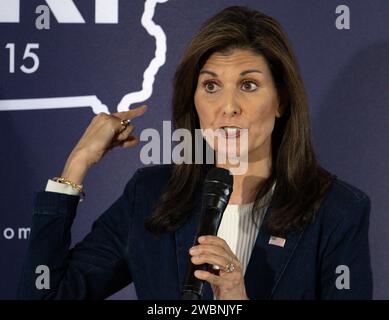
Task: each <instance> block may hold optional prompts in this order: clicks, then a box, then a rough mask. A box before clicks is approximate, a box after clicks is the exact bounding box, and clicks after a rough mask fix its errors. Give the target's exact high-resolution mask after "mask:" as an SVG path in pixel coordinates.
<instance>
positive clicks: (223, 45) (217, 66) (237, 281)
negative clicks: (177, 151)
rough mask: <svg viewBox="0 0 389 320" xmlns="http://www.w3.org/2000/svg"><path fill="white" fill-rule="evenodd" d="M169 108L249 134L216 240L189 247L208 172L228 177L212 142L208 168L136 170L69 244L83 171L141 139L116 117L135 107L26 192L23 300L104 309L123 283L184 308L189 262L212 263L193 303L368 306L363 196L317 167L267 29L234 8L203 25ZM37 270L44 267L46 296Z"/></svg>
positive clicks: (106, 122)
mask: <svg viewBox="0 0 389 320" xmlns="http://www.w3.org/2000/svg"><path fill="white" fill-rule="evenodd" d="M172 106H173V113H172V121H173V124H174V127H175V128H182V129H187V130H189V132H191V133H192V134H194V132H195V130H196V129H201V130H214V131H217V130H219V131H221V132H223V133H224V138H225V139H226V140H229V141H231V140H234V141H235V140H237V137H239V136H240V135H241V134H243V133H244V132H246V133H247V138H248V139H247V144H245V145H239V144H238V146H237V148H238V150H237V151H238V152H237V153H238V154H243V153H245V154H246V155H247V157H246V158H245V159H243V158H240V161H245V162H246V163H245V165H246V170H245V172H244V173H243V174H234V176H233V188H232V193H231V195H230V198H229V201H228V204H227V206H226V208H225V211H224V214H223V216H222V219H221V222H220V225H219V228H218V230H217V234H214V235H204V236H202V237H200V238H198V239H196V241H195V242H194V239H195V238H196V230H197V227H198V224H199V212H200V207H201V195H202V189H203V184H204V179H205V177H206V175H207V173H208V171H209V170H210V168H212V167H219V168H224V169H233V168H232V167H233V165H232V164H231V163H229V162H228V161H227V162H223V161H220V159H219V157H218V155H219V154H220V153H221V151H222V150H219V148H220V147H219V144H212V143H211V144H210V145H211V146H212V148H213V151H214V152H215V155H216V156H215V163H214V164H213V165H208V164H199V163H195V161H192V162H191V163H181V164H173V165H157V166H150V167H145V168H142V169H139V170H137V171H136V173H135V174H134V175H133V176H132V178H131V179H130V180H129V182H128V183H127V185H126V187H125V189H124V192H123V194H122V195H121V196H120V197H119V199H118V200H116V201H115V202H114V203H113V204H112V205H111V207H110V208H109V209H108V210H106V211H105V212H104V213H103V214H102V215H101V216H100V217H99V218H98V219H97V220H96V221H95V222H94V224H93V227H92V230H91V231H90V233H89V234H88V235H87V236H86V237H85V238H84V239H83V240H82V241H81V242H80V243H78V244H76V245H75V246H74V247H73V248H70V243H71V227H72V223H73V219H74V217H75V215H76V210H77V205H78V203H79V200H80V198H81V197H82V196H83V190H82V183H83V180H84V179H85V177H86V175H87V173H88V170H89V169H90V168H91V167H92V166H93V165H95V164H96V163H98V162H99V161H100V160H101V159H102V158H103V157H104V155H105V154H106V153H107V152H108V151H109V150H111V149H113V148H116V147H123V148H130V147H132V146H134V145H136V144H137V143H138V138H137V137H135V136H133V135H131V133H132V132H133V130H134V127H133V125H132V124H131V123H130V122H129V121H127V120H129V119H133V118H135V117H138V116H141V115H142V114H143V113H144V112H145V111H146V106H141V107H138V108H135V109H132V110H129V111H125V112H118V113H113V114H110V115H108V114H104V113H101V114H98V115H97V116H95V117H94V118H93V119H92V121H91V123H90V124H89V126H88V128H87V129H86V131H85V133H84V134H83V136H82V137H81V139H80V140H79V141H78V143H77V145H76V146H75V147H74V149H73V150H72V152H71V154H70V155H69V157H68V159H67V161H66V164H65V166H64V169H63V171H62V173H61V175H60V176H59V177H56V178H52V179H50V180H49V181H48V183H47V187H46V190H45V191H42V192H39V193H38V194H37V197H36V200H35V208H34V213H33V223H32V229H31V236H30V242H29V247H28V252H27V256H26V259H25V263H24V267H23V271H22V276H21V281H20V285H19V290H18V294H19V297H20V298H22V299H104V298H106V297H108V296H110V295H112V294H113V293H115V292H117V291H118V290H120V289H122V288H123V287H125V286H127V285H128V284H130V283H134V286H135V290H136V293H137V296H138V298H139V299H181V296H182V289H183V286H184V284H185V279H186V273H187V271H188V268H189V265H190V263H191V264H193V265H206V266H209V268H208V269H202V270H196V271H195V272H194V277H196V279H199V280H203V281H204V292H203V294H202V298H203V299H217V300H229V299H236V300H239V299H370V298H371V296H372V275H371V266H370V254H369V243H368V226H369V211H370V200H369V198H368V197H367V196H366V195H365V194H364V193H363V192H362V191H360V190H358V189H357V188H355V187H353V186H351V185H350V184H348V183H346V182H344V181H342V180H340V179H338V178H337V177H336V176H334V175H332V174H330V173H329V172H328V171H326V170H325V169H323V168H322V167H320V166H319V164H318V162H317V160H316V158H315V154H314V150H313V147H312V142H311V133H310V125H309V115H308V105H307V99H306V95H305V92H304V86H303V83H302V80H301V77H300V74H299V70H298V65H297V61H296V58H295V56H294V54H293V51H292V47H291V45H290V43H289V40H288V39H287V37H286V35H285V33H284V32H283V30H282V28H281V26H280V25H279V23H278V22H277V21H275V20H274V19H273V18H271V17H269V16H266V15H264V14H262V13H260V12H258V11H251V10H249V9H247V8H244V7H237V6H235V7H229V8H226V9H224V10H223V11H221V12H220V13H218V14H216V15H215V16H214V17H212V18H211V19H209V20H208V21H207V22H206V23H205V24H204V25H203V26H202V27H201V29H200V30H199V32H198V33H197V34H196V35H195V37H194V38H193V39H192V40H191V42H190V43H189V45H188V47H187V49H186V51H185V53H184V55H183V57H182V60H181V62H180V64H179V66H178V68H177V70H176V74H175V79H174V87H173V101H172ZM205 140H206V139H204V141H205ZM227 153H228V150H227ZM231 172H232V171H231ZM86 201H87V200H86ZM41 265H43V266H47V268H48V269H49V270H50V288H47V289H43V290H39V289H38V288H37V287H36V277H37V274H36V273H35V270H36V268H37V266H41Z"/></svg>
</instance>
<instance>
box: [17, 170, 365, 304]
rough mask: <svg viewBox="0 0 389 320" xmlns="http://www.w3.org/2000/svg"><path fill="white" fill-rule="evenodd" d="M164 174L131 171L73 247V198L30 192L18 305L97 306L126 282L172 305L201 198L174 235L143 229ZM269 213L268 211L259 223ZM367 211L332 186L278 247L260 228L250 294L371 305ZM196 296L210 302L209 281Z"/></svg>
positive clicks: (357, 195) (248, 278)
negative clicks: (43, 278)
mask: <svg viewBox="0 0 389 320" xmlns="http://www.w3.org/2000/svg"><path fill="white" fill-rule="evenodd" d="M170 172H171V166H152V167H146V168H142V169H139V170H138V171H137V172H136V173H135V174H134V175H133V177H132V178H131V179H130V181H129V182H128V183H127V185H126V187H125V190H124V192H123V194H122V195H121V196H120V197H119V199H118V200H116V201H115V202H114V203H113V204H112V206H111V207H110V208H109V209H108V210H106V211H105V212H104V213H103V214H102V215H101V216H100V217H99V218H98V219H97V220H96V221H95V222H94V224H93V227H92V230H91V231H90V233H89V234H88V235H87V236H86V237H85V238H84V239H83V240H82V241H81V242H80V243H78V244H77V245H75V247H74V248H72V249H69V247H70V243H71V226H72V223H73V219H74V217H75V215H76V209H77V205H78V203H79V197H77V196H70V195H64V194H58V193H52V192H39V193H37V195H36V198H35V204H34V213H33V221H32V227H31V234H30V239H29V247H28V250H27V255H26V258H25V262H24V266H23V271H22V275H21V280H20V285H19V288H18V296H19V298H22V299H54V298H55V299H103V298H106V297H108V296H110V295H111V294H113V293H115V292H116V291H118V290H120V289H121V288H123V287H125V286H127V285H128V284H130V283H132V282H133V283H134V285H135V289H136V292H137V296H138V298H139V299H180V297H181V289H182V286H183V284H184V281H185V275H186V271H187V268H188V262H189V254H188V250H189V248H190V247H191V246H192V244H193V242H194V238H195V235H196V228H197V225H198V221H199V213H200V202H201V201H199V199H200V198H198V201H196V203H197V207H196V208H195V209H194V210H193V213H192V215H191V216H190V217H189V218H188V220H187V221H186V223H185V224H184V225H183V226H182V227H181V228H180V229H179V230H177V231H176V232H174V233H168V234H164V235H163V236H162V237H161V238H160V239H159V240H158V239H156V238H155V237H154V236H153V235H151V234H150V233H149V232H147V231H146V230H145V228H144V220H145V218H146V217H147V216H149V215H150V214H151V211H152V208H153V206H154V205H155V203H156V202H157V200H158V198H159V196H160V195H161V192H162V191H163V188H164V187H165V186H166V184H167V181H168V179H169V176H170ZM200 195H201V190H199V191H198V196H197V197H200ZM270 211H271V206H270V207H269V208H268V210H267V212H266V215H265V218H264V219H266V217H268V216H269V212H270ZM369 212H370V200H369V198H368V197H367V195H366V194H364V193H363V192H362V191H360V190H358V189H357V188H355V187H353V186H351V185H349V184H347V183H346V182H343V181H341V180H339V179H335V180H334V182H333V183H332V186H331V188H330V191H329V193H328V195H327V196H326V199H325V200H324V201H323V203H322V205H321V207H320V209H319V212H318V214H317V217H316V219H315V221H314V223H312V224H311V225H310V226H309V227H308V228H307V229H306V230H304V231H300V232H291V233H289V234H287V235H286V242H285V246H284V247H279V246H276V245H272V244H269V238H270V236H271V235H270V234H268V233H267V232H266V230H265V228H261V229H260V230H259V233H258V236H257V239H256V242H255V246H254V249H253V252H252V255H251V258H250V261H249V264H248V267H247V270H246V273H245V276H244V279H245V285H246V291H247V295H248V297H249V298H250V299H371V297H372V274H371V266H370V254H369V243H368V227H369ZM38 265H47V266H48V267H49V269H50V289H42V290H38V289H37V288H36V286H35V281H36V278H37V277H38V274H36V273H35V270H36V267H37V266H38ZM342 265H346V266H347V267H348V268H349V271H350V273H349V275H350V282H349V285H350V288H349V289H338V288H337V285H336V281H337V278H338V277H339V276H342V274H338V273H336V271H337V267H338V266H342ZM343 275H344V274H343ZM338 282H339V280H338ZM203 299H213V293H212V290H211V287H210V285H209V284H208V283H206V285H205V289H204V295H203Z"/></svg>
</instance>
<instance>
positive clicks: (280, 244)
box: [269, 236, 286, 248]
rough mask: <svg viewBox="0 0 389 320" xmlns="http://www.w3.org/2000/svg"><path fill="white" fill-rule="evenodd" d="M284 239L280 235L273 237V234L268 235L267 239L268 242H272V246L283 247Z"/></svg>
mask: <svg viewBox="0 0 389 320" xmlns="http://www.w3.org/2000/svg"><path fill="white" fill-rule="evenodd" d="M285 242H286V239H284V238H280V237H275V236H270V239H269V244H272V245H273V246H278V247H281V248H283V247H284V246H285Z"/></svg>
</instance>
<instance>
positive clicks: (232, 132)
mask: <svg viewBox="0 0 389 320" xmlns="http://www.w3.org/2000/svg"><path fill="white" fill-rule="evenodd" d="M241 130H242V128H239V127H227V126H226V127H221V128H220V130H219V131H220V134H221V135H222V136H223V137H224V138H226V139H237V138H239V137H240V134H241Z"/></svg>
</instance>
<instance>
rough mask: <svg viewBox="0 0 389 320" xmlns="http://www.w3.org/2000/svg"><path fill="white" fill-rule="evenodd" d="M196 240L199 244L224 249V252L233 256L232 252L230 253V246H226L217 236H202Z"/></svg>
mask: <svg viewBox="0 0 389 320" xmlns="http://www.w3.org/2000/svg"><path fill="white" fill-rule="evenodd" d="M197 240H198V242H199V243H200V244H205V243H206V244H212V245H216V246H220V247H222V248H224V250H226V251H227V252H229V253H232V254H233V252H232V250H231V248H230V246H229V245H228V244H227V242H226V241H225V240H224V239H222V238H220V237H218V236H211V235H206V236H204V235H203V236H201V237H199V238H198V239H197Z"/></svg>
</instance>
